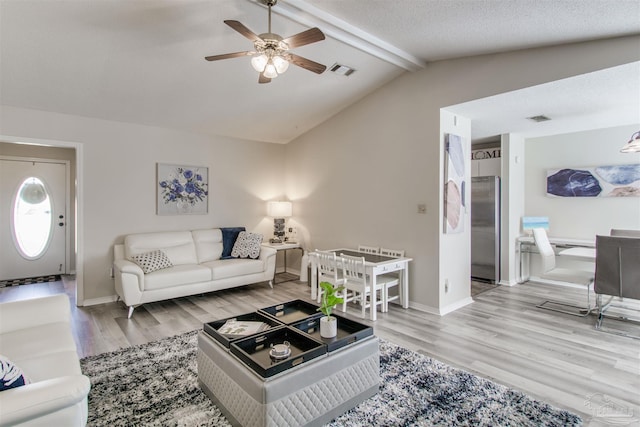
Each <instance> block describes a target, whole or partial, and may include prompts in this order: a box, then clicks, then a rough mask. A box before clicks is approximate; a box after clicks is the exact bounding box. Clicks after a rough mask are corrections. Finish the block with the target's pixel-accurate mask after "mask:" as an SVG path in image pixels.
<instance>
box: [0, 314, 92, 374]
mask: <svg viewBox="0 0 640 427" xmlns="http://www.w3.org/2000/svg"><path fill="white" fill-rule="evenodd" d="M0 344H1V346H2V347H1V348H0V352H2V354H4V355H5V356H7V357H8V358H9V359H11V360H12V361H13V362H14V363H15V364H17V365H18V366H20V367H21V368H22V370H23V371H24V372H25V373H26V374H27V376H28V377H29V378H30V379H31V380H32V381H34V382H37V381H43V380H48V379H51V378H55V377H59V376H63V375H77V374H80V373H81V371H80V363H79V362H78V354H77V352H76V343H75V341H74V340H73V336H72V335H71V329H70V325H69V323H66V322H55V323H50V324H46V325H41V326H38V327H33V328H26V329H20V330H17V331H14V332H9V333H5V334H2V338H1V339H0Z"/></svg>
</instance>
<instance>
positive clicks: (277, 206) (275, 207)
mask: <svg viewBox="0 0 640 427" xmlns="http://www.w3.org/2000/svg"><path fill="white" fill-rule="evenodd" d="M292 212H293V206H292V204H291V202H269V203H268V204H267V214H268V215H269V216H270V217H272V218H286V217H290V216H291V214H292Z"/></svg>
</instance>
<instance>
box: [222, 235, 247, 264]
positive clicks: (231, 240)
mask: <svg viewBox="0 0 640 427" xmlns="http://www.w3.org/2000/svg"><path fill="white" fill-rule="evenodd" d="M220 231H221V232H222V256H220V259H229V258H233V257H232V256H231V251H232V250H233V245H234V244H235V243H236V239H237V238H238V234H240V232H241V231H245V228H244V227H223V228H220Z"/></svg>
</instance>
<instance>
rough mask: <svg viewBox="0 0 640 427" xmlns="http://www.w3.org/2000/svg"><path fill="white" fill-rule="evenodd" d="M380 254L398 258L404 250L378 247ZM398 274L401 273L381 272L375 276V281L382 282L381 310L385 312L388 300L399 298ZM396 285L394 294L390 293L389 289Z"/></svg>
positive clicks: (387, 309) (387, 308)
mask: <svg viewBox="0 0 640 427" xmlns="http://www.w3.org/2000/svg"><path fill="white" fill-rule="evenodd" d="M380 255H382V256H389V257H393V258H400V257H403V256H404V251H401V250H395V249H387V248H380ZM400 274H402V273H388V274H382V275H380V276H378V277H377V281H378V282H379V283H383V284H384V290H383V296H382V306H383V307H382V311H383V312H385V313H386V312H387V311H389V301H394V300H397V299H400V298H401V293H400V292H401V289H400V288H401V286H400V279H401V277H400ZM396 286H397V287H398V293H397V294H395V295H390V294H389V289H391V288H393V287H396Z"/></svg>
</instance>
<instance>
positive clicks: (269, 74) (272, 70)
mask: <svg viewBox="0 0 640 427" xmlns="http://www.w3.org/2000/svg"><path fill="white" fill-rule="evenodd" d="M263 74H264V76H265V77H266V78H269V79H275V78H276V77H278V71H276V66H275V65H273V60H271V59H270V60H269V62H267V65H266V66H265V67H264V71H263Z"/></svg>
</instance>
